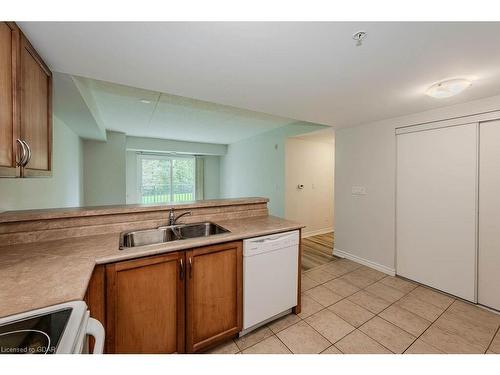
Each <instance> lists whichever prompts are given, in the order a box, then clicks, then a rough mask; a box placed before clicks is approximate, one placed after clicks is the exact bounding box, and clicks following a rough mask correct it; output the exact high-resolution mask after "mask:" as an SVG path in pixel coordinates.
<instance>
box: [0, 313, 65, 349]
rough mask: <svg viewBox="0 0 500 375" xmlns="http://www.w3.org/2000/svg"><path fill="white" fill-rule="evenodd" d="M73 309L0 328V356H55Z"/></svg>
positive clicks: (19, 321) (18, 321) (15, 322)
mask: <svg viewBox="0 0 500 375" xmlns="http://www.w3.org/2000/svg"><path fill="white" fill-rule="evenodd" d="M71 310H72V309H71V308H65V309H62V310H58V311H54V312H52V313H48V314H42V315H38V316H34V317H31V318H28V319H23V320H17V321H14V322H11V323H8V324H5V325H2V326H0V354H54V353H55V352H56V349H57V345H58V344H59V341H60V339H61V336H62V334H63V332H64V329H65V327H66V324H67V323H68V320H69V317H70V315H71Z"/></svg>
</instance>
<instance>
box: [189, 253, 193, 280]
mask: <svg viewBox="0 0 500 375" xmlns="http://www.w3.org/2000/svg"><path fill="white" fill-rule="evenodd" d="M192 277H193V258H191V257H189V278H190V279H191V278H192Z"/></svg>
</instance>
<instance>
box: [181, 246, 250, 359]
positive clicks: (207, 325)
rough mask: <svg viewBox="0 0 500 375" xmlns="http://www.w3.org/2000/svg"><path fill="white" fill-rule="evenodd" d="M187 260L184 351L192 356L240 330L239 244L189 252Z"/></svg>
mask: <svg viewBox="0 0 500 375" xmlns="http://www.w3.org/2000/svg"><path fill="white" fill-rule="evenodd" d="M186 260H187V267H188V275H187V278H186V280H187V281H186V282H187V309H186V351H187V352H188V353H193V352H199V351H201V350H204V349H206V348H208V347H211V346H213V345H215V344H216V343H219V342H221V341H223V340H224V339H226V338H228V337H231V336H234V335H236V334H237V333H238V332H239V331H241V329H242V319H243V253H242V244H241V242H231V243H226V244H221V245H214V246H207V247H202V248H198V249H194V250H189V251H187V252H186Z"/></svg>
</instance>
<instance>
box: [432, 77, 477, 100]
mask: <svg viewBox="0 0 500 375" xmlns="http://www.w3.org/2000/svg"><path fill="white" fill-rule="evenodd" d="M470 85H472V82H471V81H469V80H468V79H464V78H455V79H448V80H446V81H441V82H438V83H435V84H433V85H432V86H431V87H429V88H428V89H427V91H426V92H425V93H426V95H428V96H431V97H433V98H436V99H443V98H449V97H450V96H455V95H457V94H460V93H461V92H462V91H464V90H465V89H466V88H468V87H469V86H470Z"/></svg>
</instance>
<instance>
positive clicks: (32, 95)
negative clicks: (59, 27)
mask: <svg viewBox="0 0 500 375" xmlns="http://www.w3.org/2000/svg"><path fill="white" fill-rule="evenodd" d="M21 141H24V142H26V146H23V145H22V144H21ZM28 148H29V152H28ZM23 149H24V150H26V152H25V153H24V155H25V156H28V154H30V155H31V158H30V160H29V161H28V162H27V164H26V166H25V167H22V166H21V167H19V166H18V165H17V162H18V161H21V160H22V157H23ZM51 159H52V73H51V72H50V70H49V69H48V67H47V66H46V65H45V63H44V62H43V60H42V59H41V58H40V56H39V55H38V53H37V52H36V51H35V50H34V48H33V47H32V46H31V44H30V42H29V41H28V40H27V39H26V37H25V36H24V35H23V33H22V32H21V30H20V29H19V28H18V27H17V25H16V24H15V23H14V22H1V21H0V177H17V176H21V177H25V176H50V175H51V171H52V160H51Z"/></svg>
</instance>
